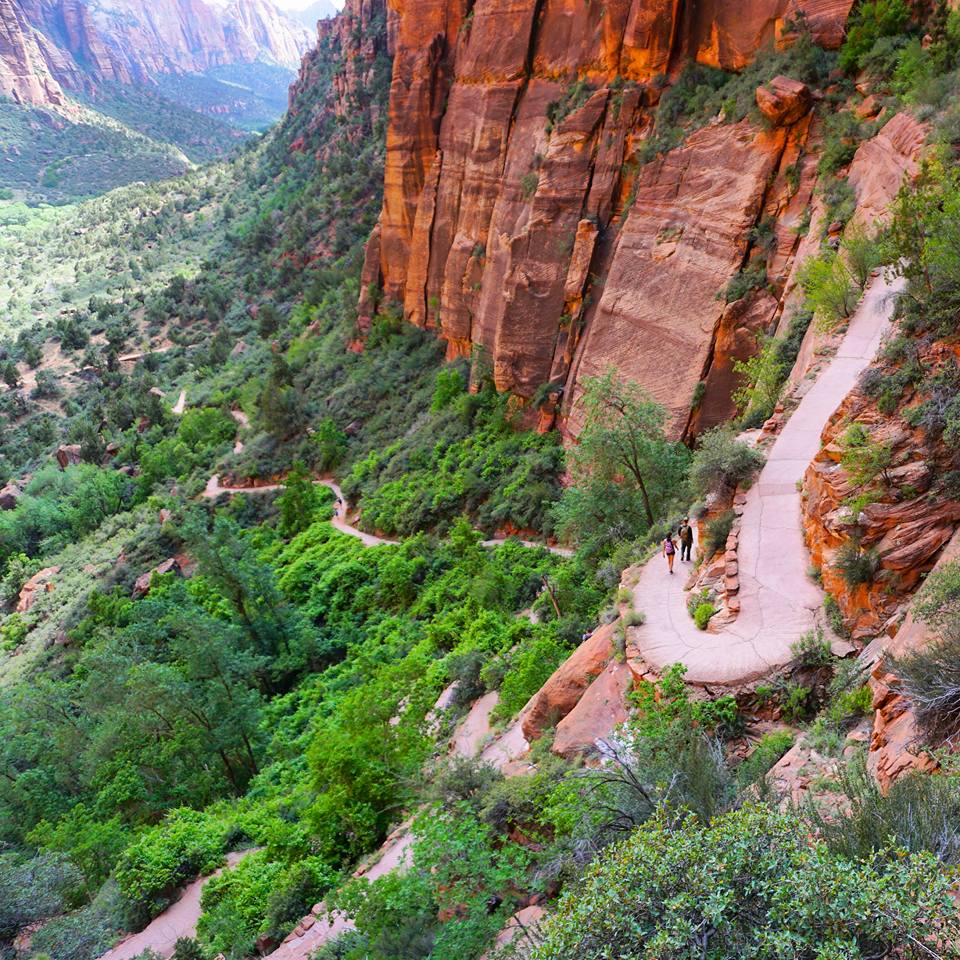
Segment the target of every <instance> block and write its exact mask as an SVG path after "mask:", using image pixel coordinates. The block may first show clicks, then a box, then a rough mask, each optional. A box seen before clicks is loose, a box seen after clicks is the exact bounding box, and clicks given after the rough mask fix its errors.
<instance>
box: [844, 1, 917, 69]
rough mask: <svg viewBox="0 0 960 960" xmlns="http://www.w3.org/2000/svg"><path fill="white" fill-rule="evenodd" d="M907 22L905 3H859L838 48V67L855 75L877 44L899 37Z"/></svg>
mask: <svg viewBox="0 0 960 960" xmlns="http://www.w3.org/2000/svg"><path fill="white" fill-rule="evenodd" d="M909 22H910V7H909V6H908V5H907V4H906V3H905V2H904V0H871V2H867V3H861V4H860V5H859V6H857V7H856V9H855V10H854V12H853V15H852V16H851V18H850V22H849V23H848V24H847V37H846V40H845V41H844V43H843V46H842V47H841V48H840V66H841V67H842V68H843V69H844V70H847V71H850V72H855V71H856V70H858V69H859V68H860V66H861V65H862V63H863V61H864V59H865V58H866V57H867V55H868V54H869V53H870V51H871V50H872V49H873V47H874V45H875V44H876V43H877V41H879V40H880V39H881V38H884V37H896V36H898V35H900V34H901V33H903V31H904V29H905V28H906V26H907V24H908V23H909Z"/></svg>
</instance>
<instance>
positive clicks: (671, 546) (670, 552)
mask: <svg viewBox="0 0 960 960" xmlns="http://www.w3.org/2000/svg"><path fill="white" fill-rule="evenodd" d="M676 554H677V545H676V544H675V543H674V542H673V533H672V532H671V533H668V534H667V535H666V537H664V540H663V555H664V556H665V557H666V558H667V566H668V567H669V568H670V572H671V573H673V558H674V557H675V556H676Z"/></svg>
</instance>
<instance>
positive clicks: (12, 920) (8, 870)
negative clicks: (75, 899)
mask: <svg viewBox="0 0 960 960" xmlns="http://www.w3.org/2000/svg"><path fill="white" fill-rule="evenodd" d="M79 879H80V878H79V875H78V873H77V870H76V869H75V868H74V867H73V866H72V865H71V864H70V862H69V861H68V860H67V859H66V858H64V857H62V856H58V855H51V854H44V855H41V856H38V857H35V858H30V859H28V858H25V857H20V856H18V855H17V854H15V853H3V854H0V941H9V940H12V939H13V937H15V936H16V934H17V933H18V932H19V931H20V929H21V927H25V926H27V925H29V924H31V923H35V922H36V921H38V920H46V919H47V918H49V917H52V916H55V915H56V914H58V913H60V912H62V911H63V910H64V908H65V907H66V905H67V903H68V901H69V897H70V895H71V892H72V891H73V890H74V889H75V888H76V887H77V886H78V883H79Z"/></svg>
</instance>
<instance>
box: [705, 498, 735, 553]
mask: <svg viewBox="0 0 960 960" xmlns="http://www.w3.org/2000/svg"><path fill="white" fill-rule="evenodd" d="M736 519H737V515H736V514H735V513H734V512H733V511H732V510H724V511H723V513H721V514H720V515H719V516H716V517H714V518H713V519H712V520H708V521H707V535H706V537H704V542H703V555H704V556H705V557H712V556H713V555H714V554H715V553H716V552H717V551H718V550H725V549H726V547H727V538H728V537H729V536H730V531H731V530H732V529H733V524H734V522H735V521H736Z"/></svg>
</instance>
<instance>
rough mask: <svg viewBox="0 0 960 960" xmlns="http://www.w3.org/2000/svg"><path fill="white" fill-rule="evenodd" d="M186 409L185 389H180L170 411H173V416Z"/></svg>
mask: <svg viewBox="0 0 960 960" xmlns="http://www.w3.org/2000/svg"><path fill="white" fill-rule="evenodd" d="M186 409H187V391H186V390H181V391H180V396H179V397H177V402H176V403H175V404H174V405H173V409H172V410H171V413H173V415H174V416H177V417H179V416H180V415H181V414H182V413H183V411H184V410H186Z"/></svg>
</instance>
